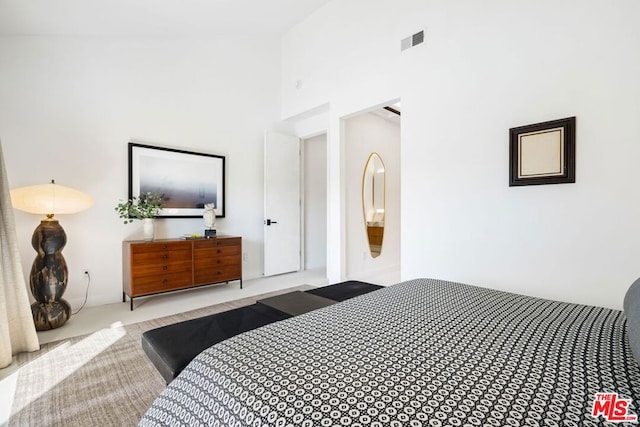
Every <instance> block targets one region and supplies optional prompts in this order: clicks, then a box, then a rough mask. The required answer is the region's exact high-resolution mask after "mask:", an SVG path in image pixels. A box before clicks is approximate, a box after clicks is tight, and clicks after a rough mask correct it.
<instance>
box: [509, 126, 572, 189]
mask: <svg viewBox="0 0 640 427" xmlns="http://www.w3.org/2000/svg"><path fill="white" fill-rule="evenodd" d="M509 161H510V164H509V186H510V187H513V186H521V185H540V184H563V183H573V182H576V118H575V117H567V118H565V119H559V120H551V121H548V122H543V123H536V124H532V125H527V126H520V127H515V128H511V129H509Z"/></svg>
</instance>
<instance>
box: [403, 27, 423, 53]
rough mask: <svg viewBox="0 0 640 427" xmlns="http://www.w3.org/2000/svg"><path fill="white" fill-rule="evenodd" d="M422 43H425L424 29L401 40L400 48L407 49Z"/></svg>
mask: <svg viewBox="0 0 640 427" xmlns="http://www.w3.org/2000/svg"><path fill="white" fill-rule="evenodd" d="M421 43H424V30H423V31H420V32H419V33H415V34H414V35H412V36H409V37H406V38H404V39H402V40H400V50H401V51H403V50H407V49H409V48H410V47H413V46H416V45H419V44H421Z"/></svg>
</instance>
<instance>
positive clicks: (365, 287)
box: [142, 281, 382, 384]
mask: <svg viewBox="0 0 640 427" xmlns="http://www.w3.org/2000/svg"><path fill="white" fill-rule="evenodd" d="M380 288H382V286H379V285H374V284H371V283H365V282H358V281H348V282H342V283H338V284H335V285H329V286H325V287H322V288H316V289H312V290H309V291H306V292H308V293H310V294H313V295H317V296H321V297H324V298H328V299H331V300H333V301H338V302H340V301H344V300H347V299H349V298H353V297H356V296H358V295H363V294H366V293H369V292H372V291H375V290H378V289H380ZM289 317H291V316H290V315H288V314H286V313H283V312H281V311H279V310H276V309H274V308H271V307H268V306H265V305H263V304H252V305H249V306H246V307H240V308H236V309H233V310H229V311H224V312H222V313H217V314H212V315H209V316H205V317H200V318H198V319H192V320H186V321H184V322H179V323H174V324H173V325H167V326H163V327H160V328H157V329H152V330H149V331H146V332H144V333H143V334H142V349H143V350H144V352H145V353H146V354H147V356H148V357H149V359H150V360H151V363H153V365H154V366H155V367H156V369H157V370H158V372H160V374H161V375H162V377H163V378H164V379H165V381H166V382H167V384H169V383H170V382H171V381H172V380H173V379H174V378H175V377H177V376H178V374H180V372H182V370H183V369H184V368H185V367H186V366H187V365H188V364H189V362H191V360H193V358H194V357H196V356H197V355H198V354H200V353H201V352H202V351H203V350H205V349H207V348H209V347H211V346H212V345H214V344H217V343H219V342H221V341H224V340H226V339H227V338H231V337H233V336H235V335H238V334H240V333H242V332H246V331H250V330H252V329H256V328H259V327H261V326H264V325H267V324H269V323H273V322H277V321H279V320H284V319H287V318H289Z"/></svg>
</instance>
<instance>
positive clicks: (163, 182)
mask: <svg viewBox="0 0 640 427" xmlns="http://www.w3.org/2000/svg"><path fill="white" fill-rule="evenodd" d="M148 192H151V193H157V194H161V195H162V197H163V199H164V208H163V209H162V211H161V212H160V215H158V217H160V218H201V217H202V215H203V213H204V205H205V204H207V203H214V204H215V212H216V217H218V218H224V216H225V158H224V156H218V155H215V154H205V153H196V152H193V151H185V150H176V149H172V148H163V147H154V146H151V145H143V144H137V143H133V142H130V143H129V198H131V197H139V196H140V194H145V193H148Z"/></svg>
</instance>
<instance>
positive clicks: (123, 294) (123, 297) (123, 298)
mask: <svg viewBox="0 0 640 427" xmlns="http://www.w3.org/2000/svg"><path fill="white" fill-rule="evenodd" d="M126 301H127V300H126V299H125V293H124V292H123V293H122V302H126Z"/></svg>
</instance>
